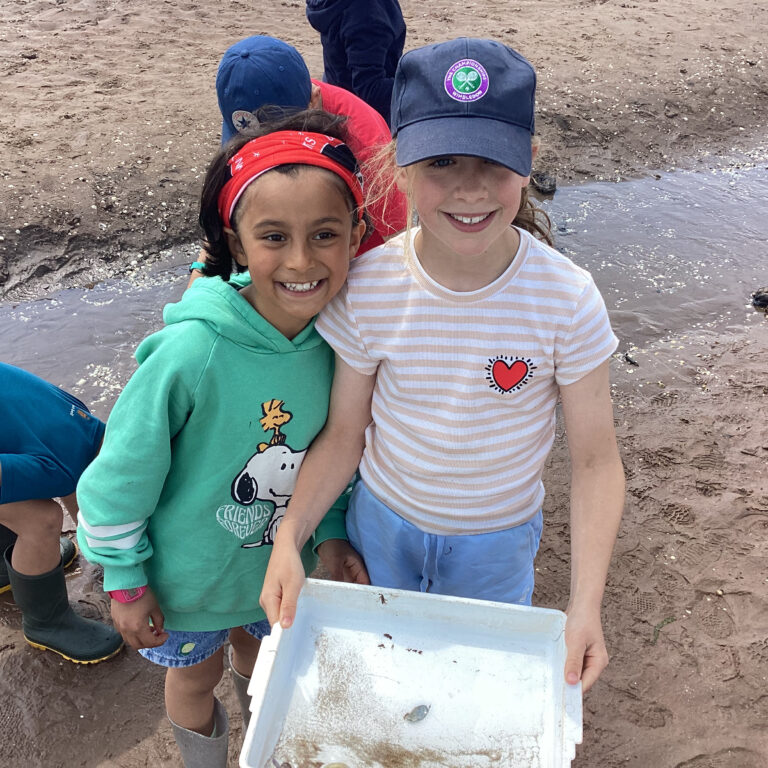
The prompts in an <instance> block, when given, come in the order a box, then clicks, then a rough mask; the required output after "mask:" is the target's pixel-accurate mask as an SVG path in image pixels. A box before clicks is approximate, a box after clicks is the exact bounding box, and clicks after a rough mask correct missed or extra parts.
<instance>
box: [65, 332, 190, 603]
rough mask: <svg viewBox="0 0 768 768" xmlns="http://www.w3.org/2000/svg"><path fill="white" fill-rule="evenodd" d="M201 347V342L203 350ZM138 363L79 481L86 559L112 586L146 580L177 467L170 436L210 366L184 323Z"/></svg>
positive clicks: (152, 344) (159, 337) (150, 346)
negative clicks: (165, 494)
mask: <svg viewBox="0 0 768 768" xmlns="http://www.w3.org/2000/svg"><path fill="white" fill-rule="evenodd" d="M198 349H199V347H198ZM136 357H137V359H138V360H139V368H138V370H137V371H136V372H135V373H134V375H133V376H132V377H131V379H130V380H129V382H128V384H127V385H126V387H125V389H124V390H123V392H122V393H121V395H120V397H119V398H118V400H117V402H116V403H115V406H114V408H113V409H112V413H111V414H110V416H109V419H108V421H107V430H106V434H105V437H104V444H103V446H102V448H101V451H100V453H99V455H98V456H97V457H96V459H95V460H94V461H93V462H92V463H91V464H90V466H89V467H88V468H87V469H86V471H85V472H84V473H83V475H82V477H81V478H80V482H79V483H78V486H77V497H78V503H79V506H80V513H79V516H78V531H77V540H78V543H79V545H80V548H81V550H82V552H83V554H84V555H85V557H86V558H87V559H88V560H89V561H90V562H93V563H99V564H100V565H102V566H103V568H104V589H105V591H110V590H115V589H131V588H134V587H140V586H144V585H145V584H147V577H146V574H145V570H144V563H145V562H146V560H147V559H148V558H150V557H152V543H151V542H150V540H149V539H148V537H147V533H146V529H147V523H148V520H149V518H150V516H151V515H152V513H153V512H154V510H155V507H156V506H157V502H158V499H159V498H160V494H161V492H162V490H163V485H164V483H165V479H166V476H167V474H168V470H169V467H170V464H171V441H172V439H173V438H174V436H175V435H176V434H177V433H178V432H179V431H180V430H181V428H182V427H183V426H184V424H185V422H186V420H187V418H188V416H189V414H190V412H191V411H192V409H193V408H194V400H195V388H196V385H197V383H198V381H199V379H200V376H201V374H202V371H203V370H204V367H205V360H204V359H203V360H201V359H200V355H199V354H198V355H196V356H194V355H189V345H187V344H184V342H183V337H182V335H181V334H180V333H178V326H169V327H167V328H164V329H163V330H161V331H159V332H158V333H155V334H153V335H152V336H149V337H148V338H147V339H145V340H144V341H143V342H142V343H141V345H140V346H139V348H138V350H137V352H136Z"/></svg>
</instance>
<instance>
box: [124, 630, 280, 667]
mask: <svg viewBox="0 0 768 768" xmlns="http://www.w3.org/2000/svg"><path fill="white" fill-rule="evenodd" d="M243 629H244V630H245V631H246V632H247V633H248V634H249V635H252V636H253V637H255V638H256V639H257V640H261V639H262V638H264V637H266V636H267V635H268V634H269V632H270V629H271V627H270V626H269V622H268V621H267V620H266V619H262V620H261V621H256V622H254V623H253V624H246V625H244V626H243ZM166 631H167V632H168V639H167V640H166V641H165V642H164V643H163V644H162V645H159V646H158V647H157V648H140V649H139V653H140V654H141V655H142V656H143V657H144V658H145V659H149V660H150V661H153V662H154V663H155V664H159V665H160V666H161V667H192V666H194V665H195V664H199V663H200V662H201V661H205V660H206V659H208V658H210V657H211V656H213V654H214V653H216V651H218V650H219V648H221V647H222V646H223V645H224V643H226V641H227V638H228V637H229V630H228V629H218V630H216V631H214V632H179V631H176V630H173V629H168V630H166Z"/></svg>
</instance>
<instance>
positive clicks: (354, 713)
mask: <svg viewBox="0 0 768 768" xmlns="http://www.w3.org/2000/svg"><path fill="white" fill-rule="evenodd" d="M564 628H565V614H563V613H561V612H560V611H553V610H548V609H543V608H528V607H522V606H516V605H506V604H503V603H491V602H485V601H481V600H468V599H465V598H457V597H446V596H441V595H429V594H420V593H418V592H405V591H402V590H393V589H380V588H378V587H361V586H357V585H352V584H341V583H338V582H331V581H317V580H313V579H308V580H307V582H306V584H305V586H304V588H303V590H302V592H301V596H300V598H299V605H298V610H297V614H296V620H295V622H294V625H293V626H292V627H291V628H290V629H288V630H281V629H280V628H279V627H275V629H273V631H272V635H271V636H270V637H268V638H265V639H264V641H263V643H262V646H261V652H260V653H259V658H258V661H257V662H256V666H255V668H254V672H253V677H252V678H251V684H250V688H249V692H250V694H251V695H252V697H253V699H252V703H251V710H252V712H253V715H252V717H251V722H250V726H249V727H248V731H247V733H246V737H245V741H244V744H243V750H242V753H241V755H240V766H241V768H287V767H288V766H290V768H325V767H326V766H328V767H329V768H330V766H334V768H342V766H346V767H347V768H497V767H498V768H569V767H570V764H571V760H572V759H573V758H574V756H575V749H576V748H575V745H576V744H579V743H581V737H582V715H581V686H580V685H578V686H568V685H566V684H565V681H564V679H563V667H564V664H565V653H566V650H565V641H564V639H563V634H564Z"/></svg>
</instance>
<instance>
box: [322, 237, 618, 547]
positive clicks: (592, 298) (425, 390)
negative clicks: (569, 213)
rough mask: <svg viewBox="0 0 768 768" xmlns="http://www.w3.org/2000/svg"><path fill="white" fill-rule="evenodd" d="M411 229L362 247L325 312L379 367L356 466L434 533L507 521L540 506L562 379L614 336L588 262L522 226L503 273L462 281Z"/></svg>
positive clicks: (344, 352)
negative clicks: (429, 266)
mask: <svg viewBox="0 0 768 768" xmlns="http://www.w3.org/2000/svg"><path fill="white" fill-rule="evenodd" d="M417 232H418V229H414V230H412V232H411V238H413V237H415V235H416V233H417ZM406 237H407V235H406V234H405V233H403V234H401V235H399V236H398V237H396V238H393V239H392V240H390V241H389V242H388V243H386V244H384V245H382V246H379V247H378V248H374V249H373V250H371V251H369V252H368V253H365V254H363V255H362V256H359V257H358V258H357V259H355V261H354V262H353V264H352V269H351V270H350V273H349V279H348V282H347V286H346V287H345V288H344V289H343V290H342V291H341V292H340V293H339V294H338V295H337V296H336V298H335V299H334V300H333V301H332V302H331V303H330V304H329V305H328V306H327V307H326V308H325V310H324V311H323V312H322V313H321V315H320V318H319V319H318V321H317V329H318V331H319V332H320V333H321V334H322V336H323V337H325V339H326V340H327V341H328V343H329V344H330V345H331V346H332V347H333V348H334V349H335V350H336V352H337V353H338V354H339V355H340V356H341V358H342V359H343V360H345V361H346V362H347V363H348V364H349V365H350V366H351V367H352V368H354V369H356V370H357V371H360V372H361V373H364V374H376V376H377V379H376V385H375V388H374V392H373V401H372V415H373V421H372V423H371V425H370V426H369V427H368V430H367V431H366V436H365V437H366V444H365V451H364V454H363V458H362V461H361V464H360V474H361V477H362V478H363V479H364V480H365V482H366V484H367V485H368V487H369V488H370V490H371V491H372V493H374V494H375V495H376V496H377V497H378V498H379V499H381V501H383V502H384V503H385V504H386V505H387V506H389V507H390V508H391V509H393V510H394V511H395V512H397V513H398V514H399V515H400V516H401V517H404V518H405V519H406V520H408V521H410V522H411V523H413V524H414V525H416V526H418V527H419V528H421V529H422V530H424V531H426V532H429V533H438V534H457V533H488V532H491V531H498V530H502V529H504V528H510V527H512V526H514V525H518V524H520V523H522V522H525V521H526V520H528V519H529V518H530V517H532V516H533V515H534V514H536V512H538V510H539V509H540V508H541V505H542V501H543V499H544V486H543V484H542V482H541V474H542V470H543V467H544V462H545V460H546V458H547V454H548V453H549V451H550V448H551V447H552V443H553V440H554V435H555V405H556V403H557V398H558V385H563V384H571V383H573V382H575V381H578V380H579V379H580V378H581V377H583V376H584V375H586V374H587V373H589V372H590V371H591V370H593V369H594V368H596V367H597V366H598V365H599V364H600V363H602V362H603V361H604V360H606V359H607V358H608V357H609V356H610V355H611V354H612V353H613V351H614V350H615V349H616V345H617V344H618V339H617V338H616V336H615V335H614V334H613V331H612V330H611V326H610V323H609V321H608V313H607V312H606V309H605V304H604V303H603V299H602V297H601V296H600V294H599V292H598V290H597V287H596V286H595V284H594V282H593V280H592V278H591V276H590V275H589V273H588V272H586V271H585V270H583V269H581V268H580V267H577V266H576V265H575V264H574V263H573V262H571V261H570V260H569V259H567V258H566V257H565V256H563V255H562V254H560V253H558V252H557V251H555V250H554V249H552V248H550V247H549V246H547V245H545V244H543V243H541V242H540V241H538V240H536V239H535V238H534V237H533V236H531V235H530V234H528V233H527V232H524V231H520V248H519V250H518V253H517V255H516V256H515V258H514V259H513V261H512V263H511V265H510V266H509V267H508V268H507V270H506V271H505V272H504V274H502V275H501V276H500V277H499V278H497V279H496V280H494V281H493V282H492V283H491V284H490V285H487V286H485V287H484V288H481V289H480V290H477V291H471V292H466V293H464V292H456V291H450V290H448V289H446V288H444V287H443V286H441V285H439V284H438V283H436V282H435V281H434V280H432V279H431V278H430V277H429V276H428V275H427V274H426V273H425V272H424V270H423V269H422V267H421V265H420V264H419V262H418V259H417V258H416V257H415V256H414V255H413V254H414V251H413V248H412V241H411V247H407V248H406V239H405V238H406Z"/></svg>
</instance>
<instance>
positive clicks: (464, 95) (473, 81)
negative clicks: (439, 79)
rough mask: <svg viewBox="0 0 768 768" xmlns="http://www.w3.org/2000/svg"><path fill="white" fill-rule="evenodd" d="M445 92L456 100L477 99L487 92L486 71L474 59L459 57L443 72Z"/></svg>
mask: <svg viewBox="0 0 768 768" xmlns="http://www.w3.org/2000/svg"><path fill="white" fill-rule="evenodd" d="M445 92H446V93H447V94H448V95H449V96H450V97H451V98H452V99H455V100H456V101H477V100H478V99H482V98H483V96H485V94H486V93H487V92H488V73H487V72H486V71H485V67H483V65H482V64H480V63H479V62H477V61H475V60H474V59H461V61H457V62H456V63H455V64H454V65H453V66H452V67H451V68H450V69H449V70H448V71H447V72H446V73H445Z"/></svg>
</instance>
